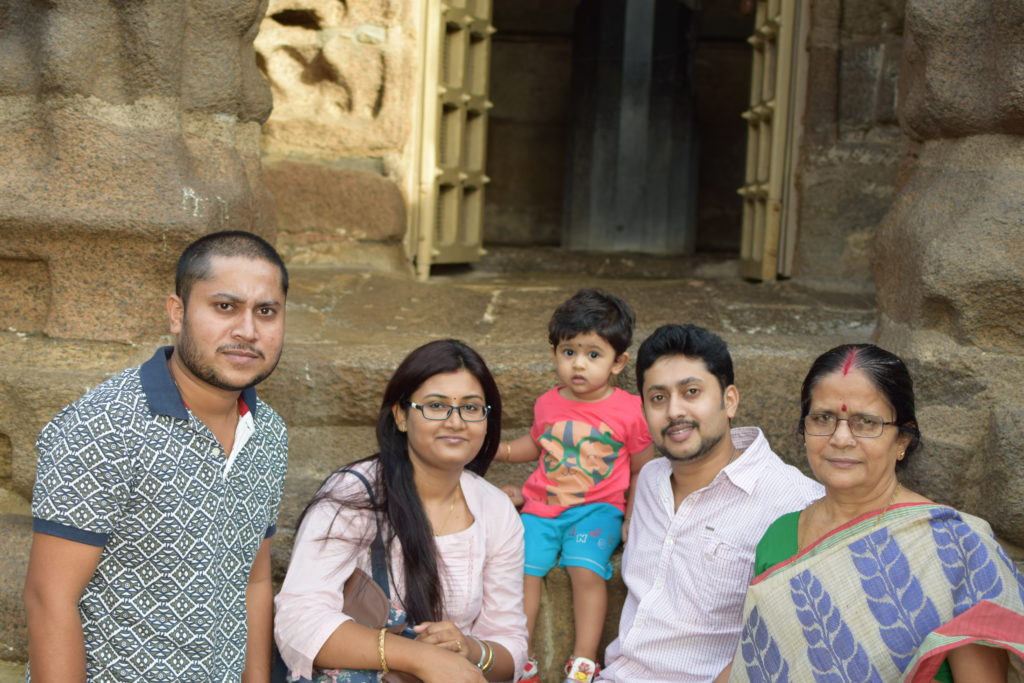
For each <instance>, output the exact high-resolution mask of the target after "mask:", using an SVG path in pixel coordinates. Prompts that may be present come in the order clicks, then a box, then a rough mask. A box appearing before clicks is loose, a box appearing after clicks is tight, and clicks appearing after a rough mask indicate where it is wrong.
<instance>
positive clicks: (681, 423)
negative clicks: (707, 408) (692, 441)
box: [661, 420, 700, 436]
mask: <svg viewBox="0 0 1024 683" xmlns="http://www.w3.org/2000/svg"><path fill="white" fill-rule="evenodd" d="M680 426H685V427H692V428H693V429H696V428H697V427H699V426H700V425H699V423H698V422H697V421H696V420H674V421H672V422H670V423H668V426H667V427H665V428H664V429H662V430H661V435H662V436H668V430H670V429H674V428H676V427H680Z"/></svg>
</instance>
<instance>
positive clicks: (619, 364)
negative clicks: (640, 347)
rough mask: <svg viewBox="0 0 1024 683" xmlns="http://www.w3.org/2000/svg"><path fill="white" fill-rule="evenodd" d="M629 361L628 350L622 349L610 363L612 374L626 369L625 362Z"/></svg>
mask: <svg viewBox="0 0 1024 683" xmlns="http://www.w3.org/2000/svg"><path fill="white" fill-rule="evenodd" d="M628 362H629V351H623V352H622V353H620V354H619V355H618V357H617V358H616V359H615V362H614V363H612V374H613V375H617V374H619V373H620V372H622V371H623V370H625V369H626V363H628Z"/></svg>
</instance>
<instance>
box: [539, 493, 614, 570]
mask: <svg viewBox="0 0 1024 683" xmlns="http://www.w3.org/2000/svg"><path fill="white" fill-rule="evenodd" d="M522 517H523V528H524V529H525V531H526V536H525V538H526V566H525V567H524V568H523V571H524V572H525V573H526V574H528V575H530V576H541V577H543V576H547V574H548V572H549V571H551V569H552V568H553V567H554V566H555V564H556V563H557V565H558V566H559V567H584V568H586V569H589V570H591V571H592V572H594V573H595V574H597V575H598V576H600V577H602V578H604V580H605V581H607V580H608V579H610V578H611V577H612V565H611V562H609V560H610V559H611V556H612V553H613V552H614V551H615V549H616V548H618V547H619V541H621V540H622V518H623V514H622V510H620V509H619V508H617V507H615V506H614V505H609V504H608V503H588V504H585V505H578V506H576V507H571V508H569V509H568V510H566V511H565V512H563V513H562V514H560V515H558V516H557V517H538V516H537V515H531V514H529V513H525V514H523V516H522Z"/></svg>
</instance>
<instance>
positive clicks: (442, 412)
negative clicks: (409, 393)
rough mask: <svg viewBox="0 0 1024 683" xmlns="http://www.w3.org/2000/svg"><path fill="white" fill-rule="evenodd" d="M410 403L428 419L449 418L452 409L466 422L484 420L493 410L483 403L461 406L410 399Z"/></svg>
mask: <svg viewBox="0 0 1024 683" xmlns="http://www.w3.org/2000/svg"><path fill="white" fill-rule="evenodd" d="M408 403H409V405H410V406H412V407H413V408H415V409H416V410H418V411H420V412H421V413H422V414H423V417H425V418H427V419H428V420H439V421H440V420H447V419H448V418H449V417H451V414H452V411H453V410H457V411H459V417H461V418H462V419H463V420H464V421H466V422H483V421H484V420H486V419H487V415H488V414H489V413H490V412H491V407H490V406H485V405H483V404H482V403H463V404H462V405H461V406H453V405H449V404H447V403H441V402H440V401H430V402H429V403H416V402H415V401H409V402H408Z"/></svg>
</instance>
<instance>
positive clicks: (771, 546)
mask: <svg viewBox="0 0 1024 683" xmlns="http://www.w3.org/2000/svg"><path fill="white" fill-rule="evenodd" d="M799 522H800V510H797V511H796V512H790V513H789V514H785V515H782V516H781V517H779V518H778V519H777V520H775V521H774V522H772V523H771V526H769V527H768V528H767V529H766V530H765V532H764V535H763V536H761V540H760V541H758V543H757V549H756V550H755V551H754V576H758V575H760V574H761V573H762V572H764V571H765V570H766V569H770V568H772V567H774V566H775V565H777V564H778V563H779V562H785V561H786V560H788V559H789V558H791V557H793V556H794V555H796V553H797V525H798V524H799Z"/></svg>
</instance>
